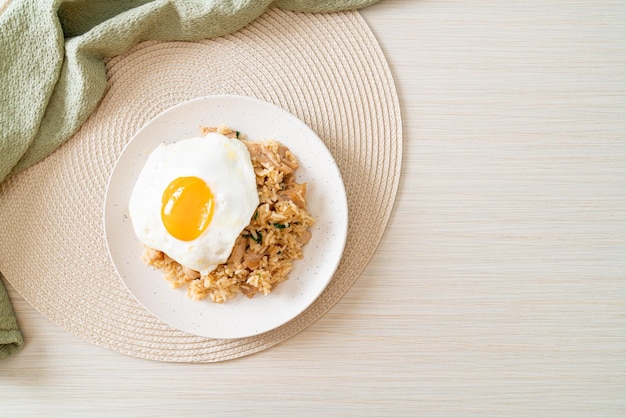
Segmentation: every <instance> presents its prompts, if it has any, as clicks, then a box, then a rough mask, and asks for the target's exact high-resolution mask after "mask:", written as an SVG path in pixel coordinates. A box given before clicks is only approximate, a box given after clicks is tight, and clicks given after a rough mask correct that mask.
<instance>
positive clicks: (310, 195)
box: [104, 96, 348, 338]
mask: <svg viewBox="0 0 626 418" xmlns="http://www.w3.org/2000/svg"><path fill="white" fill-rule="evenodd" d="M200 125H203V126H218V125H227V126H229V127H230V128H232V129H235V130H238V131H240V132H243V133H245V135H246V136H247V139H249V140H253V141H255V140H265V139H276V140H277V141H279V142H281V143H283V144H285V145H286V146H287V147H289V149H290V150H291V151H292V152H293V153H294V154H295V155H296V157H297V158H298V161H299V163H300V168H299V169H298V172H297V174H298V175H297V178H298V181H299V182H306V183H307V201H308V207H309V210H310V212H311V214H312V215H313V217H314V218H315V219H316V223H315V225H314V226H313V227H312V229H311V232H312V238H311V241H310V242H309V243H308V244H307V245H306V246H305V247H304V258H303V259H302V260H297V261H296V262H295V263H294V268H293V270H292V272H291V273H290V275H289V279H288V280H287V281H286V282H283V283H281V284H280V285H279V286H278V287H277V288H276V289H275V291H274V292H272V293H271V294H270V295H268V296H263V295H256V296H255V297H254V298H252V299H248V298H246V297H245V296H243V295H238V296H237V297H236V298H234V299H232V300H230V301H228V302H226V303H223V304H215V303H212V302H210V301H209V300H204V301H192V300H190V299H189V298H188V297H187V295H186V289H184V288H179V289H172V288H171V287H170V285H169V284H168V282H167V281H166V280H165V279H164V278H163V276H162V274H161V272H159V271H157V270H155V269H153V268H151V267H148V266H146V265H145V264H144V263H143V262H142V261H141V253H142V246H141V244H140V242H139V241H138V240H137V238H136V237H135V234H134V232H133V229H132V225H131V222H130V219H129V216H128V201H129V199H130V194H131V192H132V189H133V187H134V184H135V180H136V178H137V176H138V175H139V172H140V171H141V168H142V167H143V164H144V162H145V161H146V159H147V157H148V155H149V154H150V153H151V152H152V150H153V149H154V148H155V147H156V146H157V145H158V144H159V143H161V142H165V143H170V142H174V141H177V140H180V139H184V138H189V137H193V136H198V134H199V132H200V131H199V126H200ZM104 229H105V236H106V243H107V246H108V250H109V254H110V256H111V260H112V261H113V265H114V266H115V269H116V271H117V273H118V275H119V277H120V278H121V280H122V282H123V283H124V284H125V285H126V287H127V288H128V289H129V290H130V292H131V293H132V294H133V296H134V297H135V298H136V299H137V301H138V302H139V303H140V304H141V305H143V306H144V307H145V308H146V309H147V310H148V311H150V312H151V313H152V314H153V315H154V316H156V317H157V318H159V319H160V320H162V321H163V322H165V323H167V324H169V325H170V326H172V327H174V328H177V329H179V330H182V331H185V332H188V333H191V334H194V335H199V336H204V337H211V338H243V337H250V336H254V335H258V334H261V333H264V332H267V331H270V330H272V329H274V328H276V327H279V326H280V325H283V324H285V323H286V322H288V321H290V320H291V319H293V318H295V317H296V316H297V315H298V314H300V313H301V312H302V311H304V310H305V309H306V308H307V307H308V306H309V305H311V303H313V302H314V301H315V299H316V298H317V297H318V296H319V295H320V294H321V293H322V291H323V290H324V289H325V288H326V286H327V285H328V283H329V282H330V280H331V279H332V277H333V274H334V273H335V270H336V268H337V266H338V264H339V261H340V260H341V256H342V253H343V249H344V246H345V242H346V236H347V231H348V204H347V199H346V193H345V188H344V185H343V182H342V179H341V175H340V172H339V169H338V168H337V165H336V163H335V161H334V159H333V157H332V155H331V153H330V152H329V151H328V149H327V148H326V146H325V145H324V143H323V142H322V140H321V139H320V138H319V137H318V136H317V135H316V134H315V132H313V130H312V129H311V128H309V127H308V126H307V125H306V124H305V123H304V122H302V121H301V120H300V119H298V118H297V117H295V116H294V115H292V114H291V113H289V112H287V111H285V110H283V109H281V108H279V107H277V106H275V105H273V104H270V103H267V102H264V101H261V100H258V99H254V98H250V97H243V96H208V97H202V98H198V99H194V100H191V101H187V102H183V103H180V104H178V105H176V106H174V107H172V108H170V109H168V110H166V111H164V112H162V113H161V114H159V115H158V116H156V117H155V118H154V119H152V120H151V121H150V122H148V123H147V124H146V125H145V126H144V127H143V128H141V130H139V131H138V132H137V133H136V134H135V136H134V137H133V138H132V139H131V141H130V142H129V143H128V145H127V146H126V148H125V149H124V150H123V152H122V154H121V155H120V157H119V159H118V161H117V163H116V165H115V168H114V169H113V172H112V174H111V178H110V180H109V184H108V188H107V193H106V199H105V205H104Z"/></svg>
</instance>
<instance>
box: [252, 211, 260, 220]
mask: <svg viewBox="0 0 626 418" xmlns="http://www.w3.org/2000/svg"><path fill="white" fill-rule="evenodd" d="M258 217H259V211H258V210H257V211H256V212H254V218H252V219H254V220H255V221H256V220H257V218H258Z"/></svg>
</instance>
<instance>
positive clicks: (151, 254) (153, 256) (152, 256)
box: [146, 248, 165, 262]
mask: <svg viewBox="0 0 626 418" xmlns="http://www.w3.org/2000/svg"><path fill="white" fill-rule="evenodd" d="M146 255H147V256H148V259H149V260H150V261H153V262H154V261H157V260H162V259H163V258H165V253H163V252H162V251H159V250H155V249H154V248H148V249H147V251H146Z"/></svg>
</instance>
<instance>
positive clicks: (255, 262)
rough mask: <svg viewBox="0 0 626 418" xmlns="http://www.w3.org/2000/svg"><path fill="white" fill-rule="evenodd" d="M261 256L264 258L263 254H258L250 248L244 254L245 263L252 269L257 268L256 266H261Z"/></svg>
mask: <svg viewBox="0 0 626 418" xmlns="http://www.w3.org/2000/svg"><path fill="white" fill-rule="evenodd" d="M261 258H263V254H257V253H255V252H252V251H250V250H248V251H246V254H245V255H244V256H243V264H244V265H245V266H246V267H247V268H249V269H250V270H256V268H257V267H259V261H261Z"/></svg>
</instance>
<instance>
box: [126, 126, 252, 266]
mask: <svg viewBox="0 0 626 418" xmlns="http://www.w3.org/2000/svg"><path fill="white" fill-rule="evenodd" d="M258 205H259V197H258V193H257V188H256V177H255V174H254V169H253V167H252V162H251V160H250V154H249V152H248V149H247V147H246V146H245V144H244V143H242V142H241V141H240V140H238V139H232V138H228V137H226V136H224V135H221V134H218V133H210V134H208V135H207V136H205V137H198V138H190V139H184V140H180V141H177V142H174V143H171V144H160V145H159V146H158V147H157V148H156V149H155V150H154V151H152V153H151V154H150V156H149V157H148V159H147V161H146V164H145V165H144V167H143V168H142V170H141V172H140V174H139V176H138V178H137V182H136V183H135V187H134V189H133V191H132V194H131V197H130V202H129V213H130V218H131V222H132V225H133V229H134V231H135V234H136V235H137V238H138V239H139V241H141V242H142V243H143V244H144V245H146V246H148V247H150V248H153V249H155V250H159V251H163V252H164V253H165V254H167V255H168V256H169V257H170V258H172V259H174V260H176V261H177V262H178V263H180V264H181V265H182V266H184V267H187V268H190V269H192V270H196V271H199V272H200V273H201V274H203V275H205V274H207V273H209V272H211V271H213V270H214V269H215V268H216V267H217V266H218V265H219V264H222V263H224V262H226V261H227V260H228V257H229V256H230V253H231V252H232V249H233V246H234V244H235V240H236V239H237V237H238V236H239V234H240V233H241V231H242V230H243V229H244V228H245V227H246V226H247V225H248V224H249V223H250V219H251V218H252V216H253V215H254V212H255V210H256V208H257V206H258Z"/></svg>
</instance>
